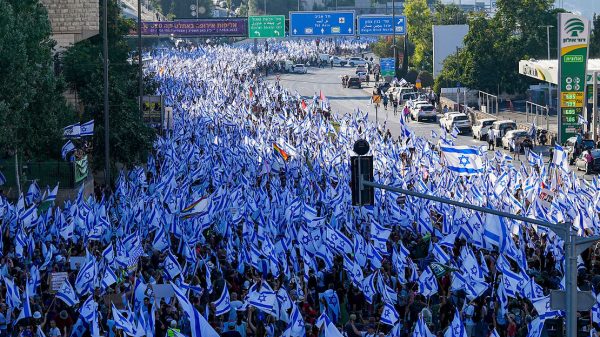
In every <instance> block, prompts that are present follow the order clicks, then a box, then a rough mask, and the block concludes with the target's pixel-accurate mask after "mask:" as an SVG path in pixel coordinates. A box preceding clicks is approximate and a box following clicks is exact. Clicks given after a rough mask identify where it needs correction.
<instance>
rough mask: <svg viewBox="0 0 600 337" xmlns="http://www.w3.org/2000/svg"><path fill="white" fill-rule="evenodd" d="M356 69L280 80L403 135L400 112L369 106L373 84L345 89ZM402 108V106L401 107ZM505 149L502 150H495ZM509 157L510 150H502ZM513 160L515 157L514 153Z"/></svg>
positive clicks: (467, 137)
mask: <svg viewBox="0 0 600 337" xmlns="http://www.w3.org/2000/svg"><path fill="white" fill-rule="evenodd" d="M353 73H354V68H350V67H334V68H329V67H327V68H315V67H310V68H308V73H307V74H281V75H279V80H280V84H281V86H283V87H285V88H288V89H290V90H291V91H292V92H294V91H296V92H298V94H300V95H302V96H305V97H308V98H312V97H313V96H314V95H319V92H320V91H323V93H324V94H325V96H326V97H327V99H329V103H330V105H331V109H332V112H333V113H336V114H344V113H348V112H350V113H352V112H354V111H355V110H356V109H359V110H360V111H362V112H368V114H369V120H371V121H373V122H378V123H379V125H382V124H383V122H384V121H386V120H387V122H386V127H387V128H388V129H390V132H391V133H392V135H393V136H394V137H398V136H399V135H400V119H399V118H400V117H399V115H400V112H401V111H398V115H396V116H394V112H393V108H392V107H391V105H390V106H388V109H387V110H384V109H383V106H380V107H379V108H378V112H377V113H376V111H375V106H374V105H373V104H371V103H370V99H371V93H372V91H373V83H372V82H371V84H370V85H369V86H368V87H366V88H365V87H363V89H349V88H344V87H342V79H341V78H342V76H343V75H346V74H348V75H352V74H353ZM269 79H270V80H275V76H270V77H269ZM399 109H401V107H399ZM409 128H410V130H411V131H412V132H413V133H414V134H415V135H417V136H420V137H425V138H427V139H429V140H432V138H431V131H432V130H433V131H435V132H436V133H437V134H440V127H439V124H438V123H437V122H416V121H410V123H409ZM455 144H456V145H469V146H486V147H485V148H487V143H486V142H482V141H479V140H475V139H473V137H472V135H471V134H462V135H459V136H458V138H457V139H456V140H455ZM496 149H500V150H502V148H496ZM534 150H535V151H536V152H540V149H539V148H538V149H534ZM502 151H503V152H504V153H506V154H508V151H506V150H502ZM511 156H513V158H514V157H515V154H513V153H511ZM520 159H521V160H523V161H525V160H526V158H525V156H524V155H521V156H520ZM544 159H545V160H544V161H546V162H547V161H548V159H549V158H548V157H545V158H544ZM514 164H515V166H517V167H518V166H520V163H519V161H518V160H515V161H514ZM572 170H576V168H575V166H572ZM577 175H578V176H580V177H585V178H586V179H592V177H593V175H584V174H583V172H582V171H580V172H578V173H577Z"/></svg>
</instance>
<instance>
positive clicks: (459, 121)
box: [440, 112, 471, 133]
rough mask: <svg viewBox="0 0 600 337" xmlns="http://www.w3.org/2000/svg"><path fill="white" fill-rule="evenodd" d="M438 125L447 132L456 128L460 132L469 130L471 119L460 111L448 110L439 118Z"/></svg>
mask: <svg viewBox="0 0 600 337" xmlns="http://www.w3.org/2000/svg"><path fill="white" fill-rule="evenodd" d="M440 125H441V126H442V127H443V128H444V129H446V131H448V132H452V131H453V130H454V128H457V129H458V131H459V132H460V133H467V132H470V131H471V121H470V120H469V116H467V115H466V114H464V113H462V112H448V113H445V114H444V117H442V118H440Z"/></svg>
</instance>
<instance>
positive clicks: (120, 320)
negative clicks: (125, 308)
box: [112, 303, 135, 336]
mask: <svg viewBox="0 0 600 337" xmlns="http://www.w3.org/2000/svg"><path fill="white" fill-rule="evenodd" d="M112 313H113V320H114V321H115V326H116V327H117V329H121V330H123V332H124V333H126V334H128V335H129V336H135V331H134V330H133V325H132V324H131V322H130V321H129V320H128V319H127V318H125V316H123V314H122V313H121V312H120V311H119V309H117V307H115V304H114V303H113V304H112ZM127 316H128V317H132V314H131V312H129V313H128V315H127Z"/></svg>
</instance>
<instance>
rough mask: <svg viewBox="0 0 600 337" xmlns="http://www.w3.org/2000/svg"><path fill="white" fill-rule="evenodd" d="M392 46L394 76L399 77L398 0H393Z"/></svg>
mask: <svg viewBox="0 0 600 337" xmlns="http://www.w3.org/2000/svg"><path fill="white" fill-rule="evenodd" d="M392 48H393V49H394V78H398V65H397V64H396V62H397V60H398V48H396V0H392Z"/></svg>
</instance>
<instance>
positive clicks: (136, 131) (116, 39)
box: [64, 0, 154, 167]
mask: <svg viewBox="0 0 600 337" xmlns="http://www.w3.org/2000/svg"><path fill="white" fill-rule="evenodd" d="M102 12H103V10H102V6H101V8H100V22H101V25H100V26H101V27H102V17H103V14H102ZM108 21H109V22H108V42H109V46H108V48H109V61H110V63H109V64H110V66H109V103H110V110H109V111H110V153H111V159H112V160H113V161H116V162H120V163H124V164H126V165H133V164H136V163H140V162H142V161H144V160H145V159H146V157H147V151H148V150H149V149H150V146H151V144H152V141H153V138H154V132H153V131H152V130H151V129H150V128H149V127H147V126H146V125H145V124H144V123H143V121H142V116H140V114H139V112H138V101H137V97H138V81H137V78H138V75H137V71H138V70H137V64H135V63H134V64H133V65H132V64H129V63H128V62H127V58H128V55H129V53H130V50H129V47H128V45H127V43H126V41H125V40H124V38H123V36H125V35H126V34H127V32H128V31H129V29H130V27H132V25H133V24H134V22H133V21H126V20H125V19H123V18H122V17H121V15H120V9H119V7H118V4H117V2H116V0H110V1H109V3H108ZM64 74H65V78H66V80H67V82H68V84H69V86H70V87H71V88H72V89H74V90H77V92H78V93H79V97H80V99H81V100H82V102H83V104H84V106H85V111H86V112H89V113H90V114H91V115H92V116H93V117H94V119H95V120H96V121H98V122H97V123H96V125H95V130H94V131H95V133H94V151H95V154H96V156H95V160H94V164H95V165H97V167H102V166H103V165H104V156H103V155H102V153H103V150H104V145H103V144H104V126H103V123H102V122H101V121H103V120H104V117H103V116H104V114H103V112H104V110H103V57H102V34H99V35H96V36H94V37H92V38H90V39H87V40H84V41H81V42H78V43H76V44H75V45H74V46H72V47H71V48H69V49H68V50H67V51H66V52H65V55H64ZM145 83H150V84H151V85H152V83H151V82H149V81H148V79H146V80H145ZM146 92H150V91H149V90H147V91H146Z"/></svg>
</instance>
